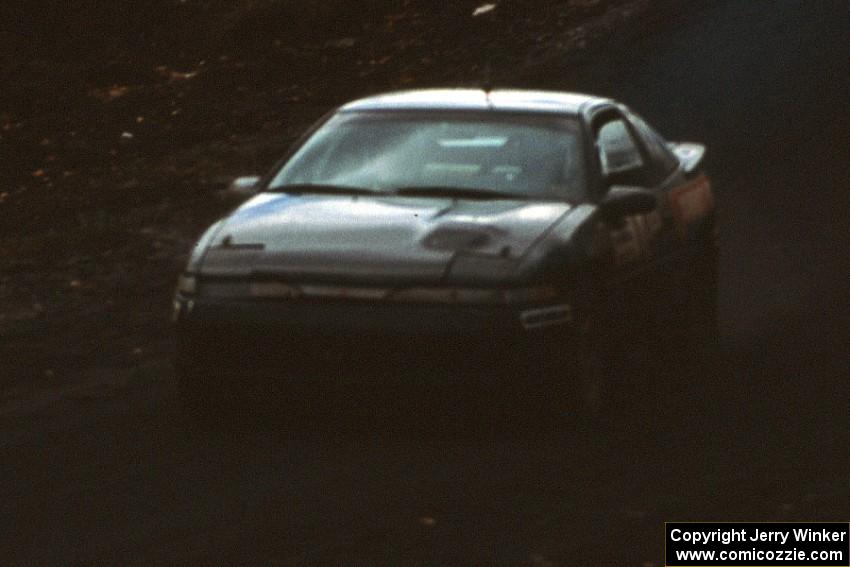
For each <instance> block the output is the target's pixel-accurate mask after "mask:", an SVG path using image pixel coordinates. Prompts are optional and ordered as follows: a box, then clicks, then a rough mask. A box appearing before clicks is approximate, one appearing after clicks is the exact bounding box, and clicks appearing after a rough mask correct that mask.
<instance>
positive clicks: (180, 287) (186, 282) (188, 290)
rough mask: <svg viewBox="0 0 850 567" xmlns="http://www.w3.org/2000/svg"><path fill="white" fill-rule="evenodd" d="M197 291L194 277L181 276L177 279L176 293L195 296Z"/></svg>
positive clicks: (196, 282) (196, 281)
mask: <svg viewBox="0 0 850 567" xmlns="http://www.w3.org/2000/svg"><path fill="white" fill-rule="evenodd" d="M197 291H198V280H197V278H196V277H195V276H192V275H188V274H183V275H181V276H180V277H179V278H177V293H181V294H183V295H195V292H197Z"/></svg>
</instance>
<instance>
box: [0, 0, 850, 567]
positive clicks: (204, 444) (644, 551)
mask: <svg viewBox="0 0 850 567" xmlns="http://www.w3.org/2000/svg"><path fill="white" fill-rule="evenodd" d="M846 8H847V5H846V2H829V1H819V2H810V1H803V0H782V1H777V2H772V3H764V2H746V3H744V2H738V1H718V2H711V3H708V5H707V6H706V7H703V8H700V9H698V10H696V11H695V12H694V13H691V14H688V15H686V16H683V17H682V18H681V19H679V20H678V21H676V22H673V23H672V24H671V25H669V26H668V27H666V28H665V29H664V30H663V31H662V32H659V33H653V34H648V35H645V36H640V35H638V36H636V37H629V38H625V39H624V40H623V41H622V42H621V43H620V45H617V46H615V47H612V48H611V49H610V50H608V51H606V52H604V53H600V54H598V55H597V56H595V58H594V59H593V60H592V61H590V62H589V63H588V64H586V65H583V66H580V67H578V68H577V67H575V66H572V67H561V66H559V65H558V64H557V63H555V62H553V63H551V64H550V65H549V66H548V67H547V68H546V69H545V70H543V71H541V72H539V74H536V75H535V76H529V77H525V78H524V79H523V81H522V82H523V83H524V84H527V85H533V86H538V87H546V88H555V89H560V88H565V89H576V90H587V91H591V92H597V93H602V94H610V95H612V96H616V97H617V98H618V99H621V100H624V101H625V102H627V103H629V104H630V105H631V106H633V107H634V108H636V109H637V110H638V111H640V112H641V113H642V114H644V115H645V116H646V118H648V119H649V120H650V121H651V122H654V123H656V124H657V125H658V126H659V129H660V130H661V131H662V132H663V133H665V134H666V135H667V136H668V137H670V138H671V139H693V140H697V141H704V142H706V143H707V144H708V145H709V148H710V152H711V154H710V155H711V166H712V170H713V174H714V180H715V184H716V187H717V193H718V202H719V206H720V210H721V213H720V223H721V250H722V258H721V297H720V302H721V317H722V323H723V328H724V339H725V342H726V345H727V350H728V357H727V363H726V365H725V367H721V368H705V369H704V372H703V375H702V378H703V379H708V380H711V379H713V378H715V377H716V376H719V375H721V374H724V373H725V375H727V376H732V377H733V378H734V379H735V380H736V381H737V383H738V384H740V387H739V388H737V389H736V390H735V396H734V397H731V396H730V398H729V399H728V400H727V401H726V403H725V404H724V405H723V406H722V407H718V408H716V411H714V412H710V413H708V415H698V416H696V417H698V418H699V420H700V422H699V423H694V422H693V421H692V420H689V419H686V418H683V419H681V420H677V421H675V422H674V423H673V424H672V426H671V427H670V428H667V429H664V430H662V431H660V432H658V431H655V432H652V433H649V432H647V433H643V432H641V431H640V427H639V426H638V427H632V429H634V430H636V431H633V432H631V433H629V434H628V435H615V436H609V437H602V438H599V439H595V438H588V437H586V436H581V435H576V436H575V437H574V439H572V442H569V443H554V442H548V441H543V440H540V439H539V438H527V437H523V436H522V435H487V434H482V435H452V434H446V432H441V433H440V434H433V435H431V434H429V433H425V434H415V435H414V434H401V435H383V434H382V433H381V429H380V428H378V429H377V430H372V431H370V432H368V433H366V434H363V435H355V436H348V437H347V438H344V439H338V440H333V439H330V438H328V436H326V435H322V434H311V433H309V432H302V433H299V434H296V435H294V436H287V435H282V434H278V433H276V432H274V431H273V430H263V431H260V432H253V433H250V434H238V435H237V434H234V435H232V436H225V437H224V438H220V439H216V440H211V439H208V438H204V437H198V436H191V435H186V434H185V433H184V432H183V430H182V428H181V422H180V420H179V418H178V415H177V411H176V407H175V401H174V392H173V383H172V375H171V370H170V366H169V363H168V360H167V354H168V348H167V346H163V351H162V353H161V354H162V356H161V357H158V358H157V357H154V358H151V359H148V360H149V362H146V363H144V364H142V365H138V366H132V367H118V366H115V367H111V368H110V367H104V368H103V369H101V370H100V371H99V372H98V373H95V374H93V375H92V376H91V377H90V380H89V384H88V385H84V386H80V385H77V386H73V387H71V386H68V387H66V388H65V389H60V388H58V387H50V386H49V385H46V386H43V387H40V388H41V389H38V388H36V387H33V388H31V389H22V388H23V387H22V388H19V389H16V390H10V391H8V392H6V393H5V395H4V398H3V399H2V400H0V407H2V413H1V414H0V426H2V434H0V435H2V436H0V478H2V479H3V482H2V483H0V562H2V563H3V564H5V565H11V564H21V565H35V564H63V565H68V564H128V563H139V564H151V563H172V562H175V563H191V564H199V563H200V564H207V563H209V564H222V563H234V564H255V563H268V562H270V561H274V562H278V563H281V564H287V565H290V564H291V565H325V564H327V565H352V564H357V565H382V564H383V565H420V564H422V565H455V564H457V565H479V564H480V565H489V564H496V565H515V564H527V565H579V564H596V565H660V564H662V562H661V553H662V549H661V547H662V533H663V531H662V530H663V522H664V521H672V520H679V521H683V520H755V521H758V520H797V521H804V520H844V521H846V520H847V519H848V516H850V513H848V512H850V507H848V505H847V503H848V502H850V476H848V472H847V471H848V470H850V468H848V464H850V431H848V417H850V416H849V415H848V413H850V412H848V408H849V407H850V400H848V397H850V396H848V392H850V387H848V382H847V379H848V376H850V364H848V355H847V345H848V344H850V343H848V341H847V339H848V318H850V317H848V315H849V314H848V311H847V299H848V297H847V291H848V287H847V283H848V282H847V275H848V274H850V265H848V262H849V261H850V255H848V254H847V250H848V221H847V219H848V218H850V216H848V213H850V211H848V202H850V199H848V189H850V175H848V171H847V167H848V165H847V156H848V155H850V152H848V134H847V133H848V113H847V94H848V92H850V89H848V78H847V72H846V63H847V61H848V60H850V58H848V55H850V52H848V37H850V36H848V34H847V30H848V29H850V27H848V23H850V22H848V16H850V14H848V12H847V9H846ZM696 417H695V419H696ZM612 419H616V416H612ZM425 429H426V431H427V430H428V427H427V426H426V427H425Z"/></svg>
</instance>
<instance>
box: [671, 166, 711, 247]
mask: <svg viewBox="0 0 850 567" xmlns="http://www.w3.org/2000/svg"><path fill="white" fill-rule="evenodd" d="M713 206H714V199H713V197H712V194H711V183H710V182H709V181H708V177H706V176H705V175H700V176H699V177H697V178H696V179H694V180H693V181H691V182H690V183H686V184H685V185H682V186H680V187H676V188H674V189H672V190H671V191H670V208H671V209H672V212H673V220H674V221H675V222H676V226H677V227H678V229H679V234H680V235H681V236H682V237H683V238H684V237H685V235H686V234H687V232H688V227H689V226H690V225H691V224H692V223H693V222H694V221H696V220H699V219H701V218H702V217H704V216H705V215H706V214H707V213H708V212H709V211H711V209H712V207H713Z"/></svg>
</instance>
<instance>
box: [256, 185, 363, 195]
mask: <svg viewBox="0 0 850 567" xmlns="http://www.w3.org/2000/svg"><path fill="white" fill-rule="evenodd" d="M268 191H269V192H270V193H291V194H293V195H303V194H304V193H315V194H325V195H375V194H377V193H378V191H375V190H373V189H367V188H365V187H354V186H351V185H331V184H323V183H295V184H292V185H278V186H277V187H271V188H269V189H268Z"/></svg>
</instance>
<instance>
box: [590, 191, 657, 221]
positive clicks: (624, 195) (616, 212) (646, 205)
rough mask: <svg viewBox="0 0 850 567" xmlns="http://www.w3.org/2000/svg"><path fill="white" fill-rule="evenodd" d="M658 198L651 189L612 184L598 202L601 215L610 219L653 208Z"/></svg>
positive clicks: (616, 219)
mask: <svg viewBox="0 0 850 567" xmlns="http://www.w3.org/2000/svg"><path fill="white" fill-rule="evenodd" d="M657 205H658V199H656V197H655V194H654V193H652V191H648V190H647V189H643V188H641V187H628V186H624V185H614V186H613V187H611V188H610V189H609V190H608V193H607V194H606V195H605V198H604V199H602V202H601V203H599V209H600V212H601V213H602V215H603V216H604V217H605V218H606V219H608V220H611V221H618V220H622V219H623V217H627V216H630V215H642V214H645V213H650V212H652V211H654V210H655V207H656V206H657Z"/></svg>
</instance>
